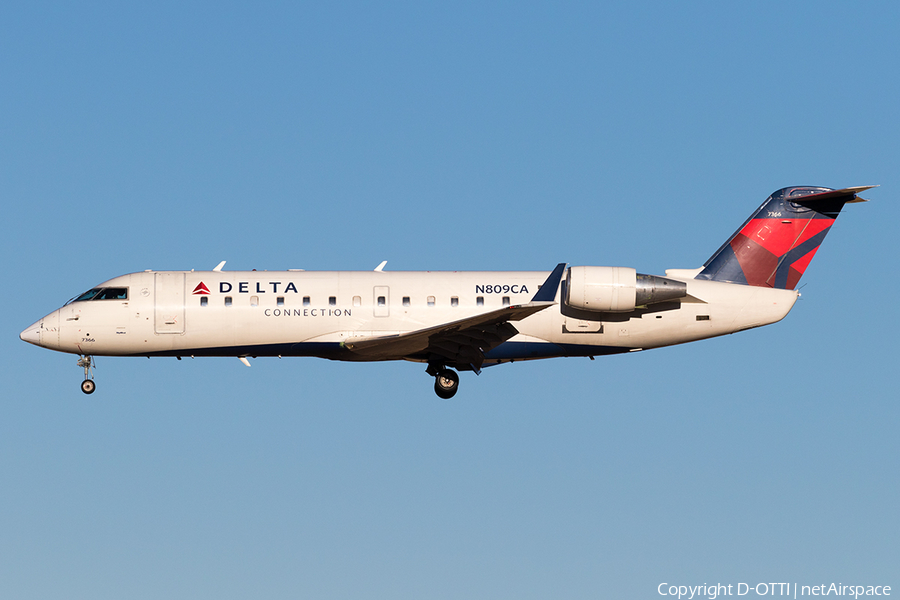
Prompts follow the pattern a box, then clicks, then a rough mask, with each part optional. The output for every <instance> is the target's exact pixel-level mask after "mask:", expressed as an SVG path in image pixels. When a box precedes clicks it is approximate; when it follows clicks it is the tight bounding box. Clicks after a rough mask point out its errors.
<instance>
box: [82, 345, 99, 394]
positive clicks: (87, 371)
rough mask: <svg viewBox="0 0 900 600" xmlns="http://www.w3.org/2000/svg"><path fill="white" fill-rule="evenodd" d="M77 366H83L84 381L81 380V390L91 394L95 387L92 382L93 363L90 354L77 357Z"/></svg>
mask: <svg viewBox="0 0 900 600" xmlns="http://www.w3.org/2000/svg"><path fill="white" fill-rule="evenodd" d="M78 366H79V367H84V381H82V382H81V391H82V392H84V393H85V394H93V393H94V390H96V389H97V384H96V383H94V364H93V360H92V359H91V357H90V356H88V355H87V354H85V355H84V356H82V357H81V358H79V359H78Z"/></svg>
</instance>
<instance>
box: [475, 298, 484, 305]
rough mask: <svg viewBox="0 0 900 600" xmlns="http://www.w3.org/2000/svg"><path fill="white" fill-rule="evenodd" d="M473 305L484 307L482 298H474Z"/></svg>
mask: <svg viewBox="0 0 900 600" xmlns="http://www.w3.org/2000/svg"><path fill="white" fill-rule="evenodd" d="M475 304H476V305H477V306H484V296H478V297H477V298H475Z"/></svg>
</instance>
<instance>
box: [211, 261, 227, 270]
mask: <svg viewBox="0 0 900 600" xmlns="http://www.w3.org/2000/svg"><path fill="white" fill-rule="evenodd" d="M226 262H227V261H224V260H223V261H222V262H220V263H219V264H217V265H216V268H215V269H213V271H221V270H222V267H224V266H225V263H226Z"/></svg>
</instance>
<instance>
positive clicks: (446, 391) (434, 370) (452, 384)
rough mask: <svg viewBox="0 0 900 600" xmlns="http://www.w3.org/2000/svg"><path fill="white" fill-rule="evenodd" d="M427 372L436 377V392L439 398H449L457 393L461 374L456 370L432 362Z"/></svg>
mask: <svg viewBox="0 0 900 600" xmlns="http://www.w3.org/2000/svg"><path fill="white" fill-rule="evenodd" d="M425 372H426V373H428V374H429V375H432V376H433V377H434V393H435V394H437V395H438V397H439V398H443V399H444V400H449V399H450V398H452V397H453V396H455V395H456V392H457V390H458V389H459V375H457V374H456V371H454V370H453V369H448V368H447V367H445V366H444V365H437V364H430V365H428V369H426V371H425Z"/></svg>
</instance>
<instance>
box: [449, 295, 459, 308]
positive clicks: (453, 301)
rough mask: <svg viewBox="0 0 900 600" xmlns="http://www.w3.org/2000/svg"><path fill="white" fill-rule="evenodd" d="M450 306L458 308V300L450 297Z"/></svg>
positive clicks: (455, 297)
mask: <svg viewBox="0 0 900 600" xmlns="http://www.w3.org/2000/svg"><path fill="white" fill-rule="evenodd" d="M450 306H459V298H458V297H457V296H451V297H450Z"/></svg>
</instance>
